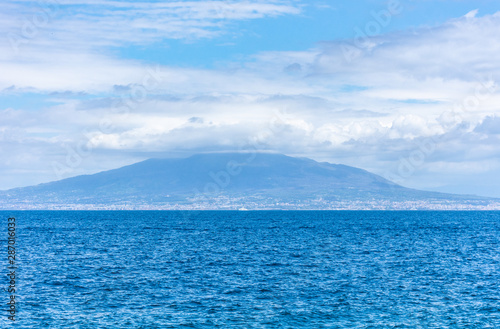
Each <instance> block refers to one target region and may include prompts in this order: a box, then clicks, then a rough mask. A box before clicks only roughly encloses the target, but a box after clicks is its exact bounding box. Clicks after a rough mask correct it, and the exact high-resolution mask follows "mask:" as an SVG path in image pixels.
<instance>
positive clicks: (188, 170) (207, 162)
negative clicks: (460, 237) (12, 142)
mask: <svg viewBox="0 0 500 329" xmlns="http://www.w3.org/2000/svg"><path fill="white" fill-rule="evenodd" d="M498 201H499V200H495V199H487V198H480V197H474V196H461V195H452V194H443V193H435V192H426V191H419V190H414V189H408V188H405V187H402V186H400V185H397V184H395V183H393V182H390V181H388V180H386V179H384V178H382V177H380V176H377V175H375V174H372V173H370V172H368V171H365V170H362V169H358V168H354V167H349V166H345V165H340V164H330V163H326V162H321V163H319V162H316V161H314V160H311V159H307V158H293V157H289V156H285V155H282V154H269V153H208V154H197V155H193V156H191V157H188V158H182V159H150V160H146V161H143V162H140V163H136V164H133V165H130V166H126V167H122V168H119V169H114V170H109V171H105V172H101V173H97V174H94V175H83V176H77V177H73V178H68V179H63V180H60V181H56V182H51V183H46V184H40V185H36V186H31V187H24V188H17V189H11V190H8V191H2V192H0V208H2V209H239V208H247V209H436V208H437V209H471V208H473V209H489V208H495V207H499V205H500V203H499V202H498ZM499 208H500V207H499Z"/></svg>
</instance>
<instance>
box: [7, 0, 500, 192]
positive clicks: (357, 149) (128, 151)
mask: <svg viewBox="0 0 500 329" xmlns="http://www.w3.org/2000/svg"><path fill="white" fill-rule="evenodd" d="M400 5H401V6H400V7H401V8H399V11H401V12H403V14H404V11H405V10H406V11H408V10H410V9H409V5H408V4H407V3H405V2H402V3H401V4H400ZM3 6H4V9H5V10H3V11H2V14H0V15H1V17H0V22H2V23H0V24H1V25H0V31H1V32H2V35H3V36H4V42H2V43H1V45H0V72H1V73H2V74H1V75H0V100H1V101H2V102H1V103H0V104H1V107H0V152H1V153H0V154H1V155H2V156H1V160H0V174H1V175H2V176H3V177H5V178H4V179H3V180H2V182H1V184H0V188H3V189H6V188H11V187H15V186H19V185H31V184H35V183H40V182H45V181H51V180H54V179H58V178H63V177H70V176H74V175H77V174H83V173H92V172H97V171H101V170H104V169H110V168H114V167H118V166H121V165H125V164H130V163H133V162H136V161H139V160H142V159H146V158H150V157H154V156H163V155H166V154H176V155H188V154H192V153H198V152H208V151H232V150H239V149H245V148H246V149H248V148H255V149H259V150H269V151H275V152H280V153H285V154H289V155H297V156H307V157H311V158H313V159H316V160H321V161H332V162H336V163H345V164H347V165H352V166H356V167H361V168H364V169H367V170H370V171H372V172H375V173H377V174H380V175H382V176H384V177H386V178H389V179H392V180H394V181H396V182H397V183H400V184H403V185H405V186H410V187H415V188H425V189H435V190H439V191H446V192H452V190H453V189H456V188H459V189H460V188H461V189H466V187H471V186H474V184H473V183H472V182H473V181H474V179H465V178H464V177H465V176H469V177H471V176H472V175H479V176H476V177H481V179H482V180H481V181H483V180H484V181H486V182H488V184H485V186H482V187H481V188H479V189H478V190H474V191H471V192H472V193H478V194H485V195H490V196H500V191H498V189H496V188H495V186H498V183H500V181H499V178H496V177H500V175H499V174H500V161H499V159H500V157H499V156H500V146H499V145H500V143H499V138H500V133H499V131H498V129H497V128H496V127H497V126H498V125H496V123H497V122H498V121H499V120H500V114H499V109H498V104H500V96H499V95H500V94H499V88H498V83H497V81H499V79H500V62H499V61H498V60H497V57H498V53H499V50H500V40H499V39H498V37H497V36H498V33H499V32H500V31H499V29H500V28H499V27H500V12H499V13H493V14H484V15H481V11H479V12H477V11H471V12H469V13H464V14H463V16H461V17H456V18H451V19H448V20H446V21H445V22H442V23H440V24H437V25H434V26H415V27H414V28H405V29H402V30H394V31H392V30H391V31H386V26H388V25H390V24H396V22H397V19H398V15H402V14H401V13H400V12H399V11H398V12H395V13H394V14H391V13H390V12H389V15H388V16H387V15H386V16H383V15H382V14H381V13H388V11H387V10H388V9H387V8H386V7H381V8H378V9H376V10H375V11H374V12H375V13H378V15H379V16H376V15H375V16H373V15H372V16H369V15H368V18H367V19H366V22H365V24H361V25H358V26H356V27H354V30H355V31H358V33H357V34H355V37H351V38H337V39H334V40H317V41H318V42H316V43H315V45H314V46H313V47H309V48H306V49H302V50H300V51H296V50H293V51H270V50H262V51H256V52H255V53H253V54H249V55H242V56H241V57H235V58H237V59H231V60H225V61H223V62H221V63H218V64H215V65H212V66H205V67H204V66H195V65H185V66H183V65H170V64H169V61H168V60H165V61H163V60H161V56H162V54H164V55H165V56H169V55H168V54H169V53H170V52H172V51H174V50H173V48H172V47H174V46H172V45H171V44H170V42H182V43H183V44H184V45H185V47H187V49H189V47H190V45H196V44H198V43H200V42H203V41H200V40H209V42H211V43H213V44H214V45H215V44H218V43H219V42H222V41H224V42H226V41H228V40H229V39H231V38H232V39H234V40H235V41H234V42H236V43H238V42H239V41H238V40H239V39H238V38H239V37H240V35H242V34H245V33H248V34H251V33H252V31H251V29H250V28H249V26H251V24H253V23H252V22H255V24H257V22H268V21H272V20H273V19H278V17H281V18H280V19H285V18H286V19H290V20H293V19H298V18H297V17H300V16H304V15H307V14H308V10H310V9H308V8H309V7H310V6H312V5H311V4H307V3H304V2H301V1H256V2H245V1H233V2H224V1H198V2H168V3H157V2H146V1H144V2H125V1H90V0H88V1H80V2H73V1H71V2H70V1H58V2H57V3H56V2H50V1H47V2H45V3H43V5H33V3H32V2H31V1H8V2H7V4H5V5H3ZM13 13H16V14H13ZM43 13H45V14H43ZM380 15H382V16H380ZM36 17H37V18H36ZM44 17H45V18H46V20H43V19H44ZM377 17H378V19H377ZM23 19H24V20H23ZM26 22H28V23H26ZM30 22H31V24H32V25H33V26H35V29H32V30H30V29H29V28H30V25H29V23H30ZM245 24H247V25H245ZM248 24H249V25H248ZM266 24H267V23H266ZM377 24H378V28H377ZM37 25H38V27H37ZM236 27H237V28H236ZM245 28H246V30H245ZM370 31H375V32H377V33H370ZM30 33H31V34H30ZM270 33H271V32H270ZM242 38H243V37H242ZM311 38H312V39H315V37H314V35H311ZM232 39H231V40H232ZM245 40H246V39H245ZM228 44H229V43H227V44H226V43H225V44H224V45H220V47H221V48H220V52H224V51H225V49H229V48H230V47H232V46H231V45H228ZM141 47H143V48H144V49H145V50H144V51H147V50H148V49H150V50H151V51H153V52H157V55H155V56H156V57H155V58H140V56H134V51H137V49H138V48H141ZM193 47H194V46H193ZM214 47H215V46H214ZM238 47H240V46H238ZM200 56H203V54H200ZM193 118H194V119H193ZM444 174H446V176H445V175H444ZM457 180H459V181H460V180H461V181H460V182H461V183H460V184H461V185H460V186H459V187H457V186H453V184H456V183H457Z"/></svg>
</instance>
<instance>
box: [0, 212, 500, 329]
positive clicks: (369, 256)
mask: <svg viewBox="0 0 500 329" xmlns="http://www.w3.org/2000/svg"><path fill="white" fill-rule="evenodd" d="M12 216H13V217H15V219H16V236H15V246H16V249H15V256H16V260H15V267H16V269H15V293H14V295H15V297H14V300H15V321H13V320H12V319H9V314H10V313H9V310H10V305H9V304H8V302H9V301H10V298H11V295H12V294H11V293H9V292H8V290H9V289H8V288H9V285H10V282H11V281H9V280H10V277H9V274H10V273H11V272H10V271H11V270H9V269H8V266H9V264H8V262H7V259H8V257H7V256H8V248H7V245H8V227H7V222H8V220H7V219H8V218H9V217H12ZM0 218H2V221H1V222H2V223H3V224H2V225H3V228H1V229H0V241H1V243H2V247H1V248H0V250H1V251H0V259H1V261H0V263H1V265H2V267H1V268H2V272H3V273H1V274H2V275H1V277H0V280H1V281H0V285H1V291H0V298H1V301H0V302H1V305H2V307H1V308H2V312H1V314H0V327H1V328H11V327H13V328H500V212H475V211H464V212H459V211H450V212H448V211H11V212H9V211H2V212H0Z"/></svg>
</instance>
